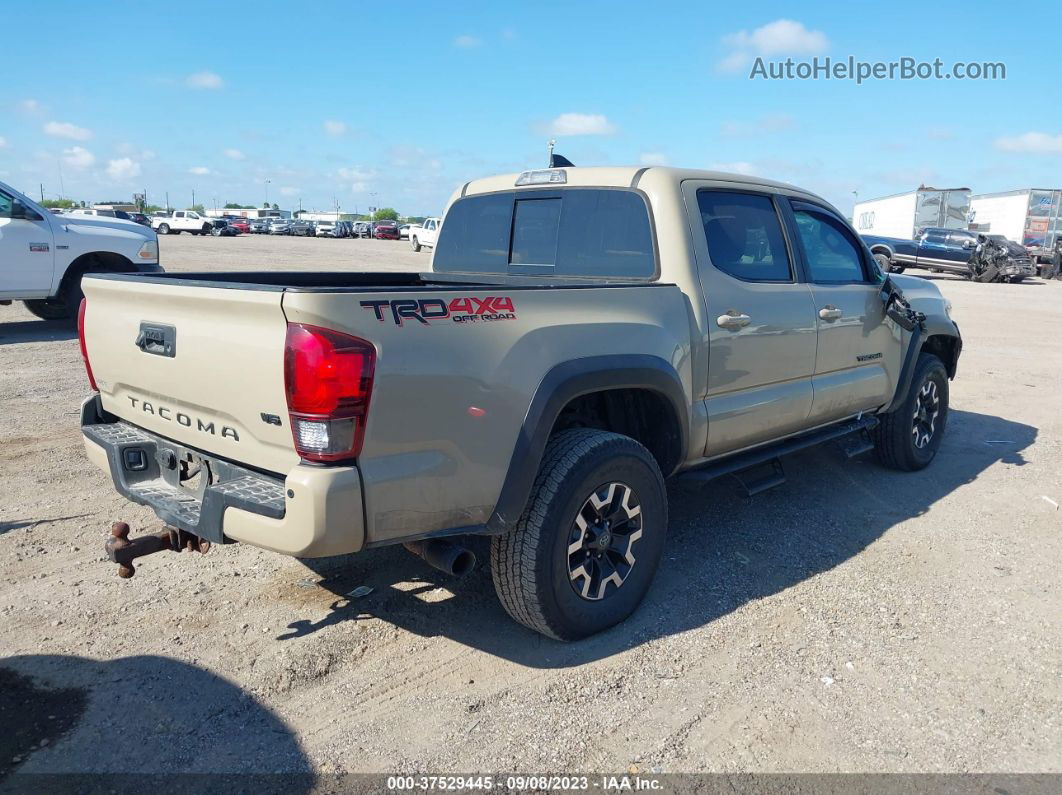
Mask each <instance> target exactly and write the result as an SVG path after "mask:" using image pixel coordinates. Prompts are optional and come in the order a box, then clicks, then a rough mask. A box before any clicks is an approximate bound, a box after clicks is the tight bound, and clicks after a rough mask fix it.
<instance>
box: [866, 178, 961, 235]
mask: <svg viewBox="0 0 1062 795" xmlns="http://www.w3.org/2000/svg"><path fill="white" fill-rule="evenodd" d="M969 212H970V189H969V188H927V187H925V186H922V187H919V188H918V189H917V190H913V191H908V192H907V193H896V194H893V195H892V196H883V197H881V198H880V199H867V200H866V201H861V202H856V205H855V207H854V209H853V211H852V225H853V226H855V228H856V230H857V231H858V232H859V233H860V234H864V235H877V236H879V237H897V238H902V239H904V240H913V239H914V237H915V235H917V234H918V230H919V229H922V228H924V227H927V226H933V227H940V228H944V229H966V226H967V216H968V214H969Z"/></svg>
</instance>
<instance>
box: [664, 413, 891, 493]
mask: <svg viewBox="0 0 1062 795" xmlns="http://www.w3.org/2000/svg"><path fill="white" fill-rule="evenodd" d="M877 426H878V418H877V417H870V416H867V417H861V418H860V419H858V420H850V421H849V422H843V423H840V424H839V425H830V426H828V427H826V428H819V429H818V430H815V431H808V432H807V433H802V434H800V435H798V436H792V437H790V438H788V439H783V440H782V441H780V442H775V443H774V444H768V445H764V446H763V447H757V448H755V449H753V450H747V451H746V452H744V453H738V454H736V455H732V456H729V457H727V458H724V459H722V460H719V461H712V462H711V463H708V464H705V465H703V466H700V467H697V468H695V469H688V470H686V471H685V472H683V473H681V474H680V475H678V476H677V479H678V480H679V481H680V482H683V483H707V482H708V481H710V480H715V479H716V478H719V477H722V476H723V475H733V474H735V473H739V472H742V471H744V470H748V469H752V468H754V467H758V466H762V465H764V464H771V465H772V466H775V465H774V464H773V463H772V462H773V461H775V460H776V459H778V458H780V457H781V456H783V455H788V454H789V453H795V452H797V451H799V450H804V449H807V448H808V447H815V446H816V445H820V444H822V443H823V442H830V441H833V440H835V439H843V438H844V437H846V436H850V435H853V434H858V436H855V437H854V438H853V439H852V443H851V444H848V443H847V442H848V440H845V441H846V444H845V445H844V446H843V449H844V451H845V455H848V457H849V458H851V457H852V456H855V455H859V454H860V453H864V452H866V451H867V450H870V449H872V448H873V447H874V444H873V442H871V441H870V434H869V432H870V431H872V430H873V429H874V428H876V427H877ZM849 451H852V452H851V455H849ZM779 477H780V478H781V480H778V478H779ZM739 480H740V478H739ZM768 480H773V481H775V482H773V483H770V484H769V485H766V486H765V487H764V488H761V489H759V490H758V491H763V490H764V489H766V488H770V487H771V486H772V485H777V484H778V483H780V482H784V481H785V474H784V473H783V472H782V467H781V462H779V463H778V464H777V466H776V467H775V474H774V476H773V477H771V476H768V478H764V479H763V480H762V482H764V483H766V482H767V481H768ZM742 482H743V484H744V481H742ZM756 485H757V482H756V481H753V482H751V483H749V484H748V485H747V486H746V489H747V490H748V489H749V487H750V486H756ZM750 493H758V492H750Z"/></svg>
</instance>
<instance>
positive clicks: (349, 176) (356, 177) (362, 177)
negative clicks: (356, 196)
mask: <svg viewBox="0 0 1062 795" xmlns="http://www.w3.org/2000/svg"><path fill="white" fill-rule="evenodd" d="M336 175H337V176H338V177H339V179H341V180H342V181H344V182H346V183H349V185H350V190H351V192H352V193H364V192H365V191H367V190H368V189H369V184H370V183H371V182H372V181H373V180H374V179H376V172H375V171H373V170H372V169H365V168H362V167H361V166H354V167H353V168H341V169H339V170H338V171H337V172H336Z"/></svg>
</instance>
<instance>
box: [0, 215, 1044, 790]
mask: <svg viewBox="0 0 1062 795" xmlns="http://www.w3.org/2000/svg"><path fill="white" fill-rule="evenodd" d="M162 251H163V260H164V263H165V264H166V266H167V267H168V268H169V269H172V270H200V269H203V270H207V269H236V268H240V269H252V268H263V269H265V268H301V269H327V268H334V269H354V268H367V269H384V268H387V269H395V270H403V269H417V268H427V265H428V261H429V256H428V255H427V254H426V253H422V254H419V255H416V254H413V253H412V251H410V249H409V248H408V246H407V245H405V244H404V243H394V242H388V241H351V240H306V239H301V238H295V239H291V238H282V239H273V238H261V237H241V238H235V239H227V238H226V239H214V238H192V237H189V236H187V235H182V236H179V237H168V238H164V239H163V241H162ZM937 283H938V284H939V285H940V287H941V288H942V290H943V291H944V293H945V295H946V296H947V297H948V298H950V299H951V300H952V301H953V303H954V305H955V315H956V318H957V320H958V322H959V324H960V326H961V328H962V331H963V334H964V337H965V342H966V350H965V353H964V354H963V359H962V361H961V363H960V366H959V375H958V379H957V380H956V381H955V382H954V384H953V386H952V406H953V413H952V416H951V421H950V424H949V427H948V433H947V437H946V440H945V442H944V444H943V446H942V448H941V451H940V454H939V456H938V458H937V460H936V462H935V463H934V464H933V466H932V467H931V468H929V469H928V470H926V471H925V472H923V473H920V474H915V475H909V474H900V473H895V472H891V471H886V470H884V469H881V468H879V467H878V466H877V465H876V464H874V463H873V461H872V460H871V459H870V458H868V457H864V458H863V459H857V460H856V461H854V462H845V461H844V460H843V458H842V457H841V456H840V454H839V453H838V452H837V451H836V450H835V449H833V448H824V449H820V450H816V451H812V452H808V453H804V454H800V455H797V456H794V457H792V458H790V459H788V460H787V462H786V465H787V470H788V472H789V481H788V483H787V484H786V485H784V486H782V487H780V488H777V489H774V490H772V491H770V492H768V493H766V494H763V495H761V496H759V497H756V498H753V499H747V498H745V497H743V496H740V495H739V494H738V493H737V492H736V490H735V488H734V487H733V485H732V484H731V483H729V482H726V481H723V482H717V483H714V484H712V485H710V486H709V487H707V488H705V489H703V490H701V491H685V490H681V489H678V488H675V487H672V489H671V493H670V497H671V511H672V521H671V528H670V535H669V539H668V545H667V548H666V550H665V556H664V560H663V562H662V568H661V571H660V573H659V574H658V576H657V580H656V583H655V585H654V587H653V589H652V591H651V592H650V594H649V597H648V599H647V601H646V603H645V604H644V605H643V607H642V608H641V609H640V610H639V612H638V613H637V614H636V615H635V616H634V617H633V618H632V619H631V620H629V621H627V622H626V623H625V624H623V625H622V626H620V627H618V628H616V629H613V630H611V631H609V632H606V633H604V634H602V635H600V636H597V637H595V638H592V639H590V640H588V641H584V642H581V643H575V644H569V645H565V644H559V643H555V642H551V641H548V640H546V639H545V638H542V637H540V636H538V635H536V634H534V633H532V632H529V631H527V630H524V629H523V628H521V627H519V626H516V625H515V624H513V622H511V621H510V620H509V619H508V617H507V616H506V615H505V614H504V613H503V611H502V609H501V607H500V606H499V605H498V603H497V601H496V599H495V597H494V593H493V588H492V585H491V582H490V573H489V571H487V570H485V569H484V568H480V569H478V570H477V571H475V572H474V573H473V574H471V575H469V576H468V577H466V578H464V579H462V580H453V579H448V578H446V577H444V576H442V575H439V574H437V573H436V572H434V570H432V569H430V568H428V567H427V566H425V565H424V564H422V563H421V562H420V561H419V560H418V559H416V558H414V557H412V556H411V555H409V554H408V553H406V552H404V551H403V550H401V549H383V550H375V551H371V552H367V553H364V554H362V555H358V556H355V557H353V558H352V559H351V560H350V561H349V562H347V563H346V565H343V566H337V565H335V564H334V561H333V562H325V563H311V564H310V566H311V567H307V566H306V565H304V564H303V563H301V562H298V561H294V560H290V559H286V558H283V557H281V556H278V555H274V554H271V553H268V552H262V551H258V550H256V549H253V548H250V547H242V546H239V545H232V546H226V547H223V548H215V549H214V550H212V551H211V552H210V553H209V554H208V555H206V556H203V557H200V556H198V555H197V556H194V559H193V556H192V555H191V553H184V554H183V555H181V556H178V555H176V554H169V553H161V554H159V555H156V556H153V557H150V558H145V559H143V561H142V562H141V563H140V564H139V565H138V572H139V573H138V575H137V576H136V577H135V578H134V579H133V580H128V581H126V580H119V579H118V577H117V576H116V574H115V567H114V566H113V565H112V564H110V563H108V562H107V561H106V559H105V558H104V556H103V554H102V546H103V540H104V536H105V533H106V529H107V527H108V526H109V524H110V523H111V522H112V521H114V520H116V519H124V520H126V521H129V522H130V523H131V524H132V525H133V527H134V531H139V530H146V529H150V530H154V529H157V528H158V526H159V523H158V521H157V520H156V519H155V518H154V516H153V514H151V512H150V511H148V510H146V509H143V508H140V507H137V506H132V505H130V504H128V503H126V502H125V501H124V500H122V499H121V498H120V497H118V496H117V494H116V493H115V492H114V490H113V489H112V487H111V485H110V483H109V482H108V480H107V478H106V477H105V476H104V475H103V474H102V473H100V472H98V471H97V470H96V469H94V468H92V467H90V466H89V465H88V464H87V462H86V461H85V458H84V455H83V453H82V447H81V441H80V435H79V432H78V427H77V417H78V405H79V403H80V400H81V399H82V398H83V397H84V395H85V394H86V392H87V384H86V381H85V376H84V372H83V369H82V366H81V362H80V360H79V353H78V346H77V341H76V339H74V338H72V337H71V335H70V334H69V333H67V332H65V331H63V330H62V329H58V328H54V327H51V326H49V325H48V324H45V323H42V322H40V321H37V320H35V319H33V318H32V317H31V316H30V315H29V314H28V313H27V312H26V311H25V310H24V309H23V308H22V307H21V306H18V305H16V306H13V307H0V440H2V441H0V471H2V473H3V480H2V483H3V487H4V488H3V489H2V492H0V655H2V656H3V657H4V658H6V659H4V660H3V661H2V663H0V664H2V665H3V666H4V667H6V668H7V669H9V670H8V673H7V674H5V676H6V679H0V681H9V682H15V683H17V684H18V687H19V690H18V695H17V697H16V696H14V695H13V696H11V697H10V698H9V699H8V701H10V702H11V704H14V705H16V706H15V707H12V709H16V710H18V709H24V710H28V711H33V710H38V713H37V714H36V716H35V719H34V720H35V722H34V723H33V725H32V726H30V727H29V728H28V729H27V730H26V731H24V732H23V733H22V734H19V735H18V736H25V737H31V738H35V739H32V740H31V741H27V742H32V745H30V746H28V747H25V748H16V749H15V750H14V752H13V756H12V758H11V759H2V760H0V777H2V776H3V775H4V773H5V772H6V771H8V770H10V769H12V768H16V769H18V770H19V771H21V772H31V771H37V772H40V771H67V772H77V771H125V770H130V769H133V770H142V771H156V772H167V771H177V770H192V771H212V772H238V771H310V770H312V771H316V772H322V773H323V772H330V771H354V772H393V771H410V770H414V769H417V770H436V771H438V770H450V771H464V772H471V771H497V770H507V771H519V772H542V771H568V772H573V771H585V772H592V771H600V770H610V771H617V770H627V769H629V768H630V767H631V766H632V765H633V766H637V767H638V768H640V769H642V770H647V769H653V768H658V769H661V770H664V771H726V772H737V771H756V772H766V771H900V772H909V771H928V772H959V771H963V772H966V771H991V772H1004V771H1006V772H1028V771H1055V772H1058V771H1062V717H1060V716H1062V709H1060V706H1062V595H1060V591H1059V572H1060V571H1062V512H1059V511H1058V510H1057V509H1056V507H1055V506H1054V505H1053V504H1052V503H1050V502H1048V499H1045V497H1046V498H1049V499H1051V500H1054V501H1055V502H1056V503H1058V502H1062V444H1060V438H1062V418H1060V413H1062V412H1060V408H1062V402H1060V400H1059V394H1060V388H1062V347H1060V346H1059V344H1058V341H1059V340H1060V339H1062V312H1060V311H1059V304H1060V302H1062V283H1058V282H1053V283H1049V284H1044V283H1041V282H1038V281H1032V282H1029V283H1026V284H1021V285H980V284H969V283H965V282H962V281H958V280H952V279H949V278H947V277H941V278H939V279H938V280H937ZM1014 320H1018V321H1019V322H1013V321H1014ZM1001 321H1006V322H1001ZM483 557H484V556H483V555H481V560H482V559H483ZM359 585H368V586H370V587H372V588H373V589H374V590H373V592H372V593H371V594H369V595H368V596H365V597H361V598H351V597H349V596H348V594H349V593H350V592H351V591H352V590H353V589H354V588H356V587H357V586H359ZM24 675H32V677H33V682H34V684H30V680H26V679H24V678H22V677H23V676H24ZM56 691H59V692H60V693H62V694H63V696H62V699H61V700H62V701H63V703H64V704H66V707H65V708H64V709H63V710H62V711H61V714H59V715H57V716H56V717H55V720H56V721H58V723H57V725H58V726H59V728H58V729H55V730H52V731H49V728H48V725H47V724H42V723H41V721H40V714H39V713H40V711H43V712H48V711H49V710H50V707H49V706H47V705H49V704H52V703H54V702H55V701H56V697H55V695H54V694H55V692H56ZM34 693H38V694H40V695H38V696H34V695H33V694H34ZM49 694H51V695H49ZM35 698H36V701H34V699H35ZM49 699H50V700H49ZM5 703H6V702H5ZM17 705H22V706H17ZM48 717H49V716H46V718H45V720H47V719H48ZM6 721H7V718H5V722H6ZM101 737H108V738H114V740H113V741H109V742H101ZM10 745H11V743H10V742H8V743H5V744H4V746H3V748H4V751H5V753H6V752H7V750H8V747H9V746H10Z"/></svg>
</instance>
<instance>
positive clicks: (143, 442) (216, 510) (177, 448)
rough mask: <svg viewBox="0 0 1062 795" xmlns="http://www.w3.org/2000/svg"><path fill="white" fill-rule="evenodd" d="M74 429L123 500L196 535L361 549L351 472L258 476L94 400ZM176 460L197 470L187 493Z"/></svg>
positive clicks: (297, 551) (299, 469) (313, 549)
mask: <svg viewBox="0 0 1062 795" xmlns="http://www.w3.org/2000/svg"><path fill="white" fill-rule="evenodd" d="M81 431H82V435H83V437H84V441H85V453H86V454H87V456H88V459H89V461H91V462H92V463H93V464H95V465H96V466H98V467H99V468H100V469H102V470H103V471H104V472H106V473H108V474H109V475H110V476H111V481H112V482H113V483H114V487H115V489H117V491H118V492H119V493H120V494H121V495H122V496H124V497H125V498H126V499H129V500H131V501H132V502H136V503H139V504H141V505H147V506H148V507H150V508H151V509H152V510H154V511H155V513H156V514H157V515H158V517H159V518H160V519H162V521H164V522H165V523H166V524H169V525H171V526H173V527H177V528H180V529H181V530H185V531H187V532H189V533H193V534H194V535H197V536H199V537H200V538H205V539H206V540H208V541H211V542H214V543H229V542H233V541H242V542H244V543H247V544H251V545H253V546H256V547H262V548H264V549H269V550H272V551H274V552H280V553H282V554H285V555H294V556H297V557H311V558H312V557H324V556H328V555H342V554H347V553H350V552H357V551H359V550H360V549H361V548H362V547H363V546H364V544H365V524H364V511H363V506H362V493H361V476H360V475H359V473H358V470H357V468H356V467H317V466H309V465H304V464H299V465H298V466H296V467H294V468H293V469H291V470H290V471H289V472H288V473H287V475H285V476H284V477H277V476H274V475H266V474H262V473H260V472H255V471H253V470H249V469H246V468H245V467H241V466H239V465H238V464H233V463H231V462H229V461H226V460H224V459H220V458H217V457H214V456H212V455H211V454H210V453H206V452H203V451H200V450H197V449H194V448H190V447H185V446H184V445H181V444H179V443H177V442H174V441H171V440H169V439H166V438H165V437H162V436H158V435H156V434H153V433H149V432H147V431H145V430H143V429H141V428H138V427H137V426H135V425H132V424H130V423H127V422H125V421H123V420H120V419H118V418H117V417H115V416H113V415H110V414H107V413H106V412H104V411H103V408H102V405H101V403H100V399H99V396H98V395H93V396H92V397H90V398H88V399H87V400H86V401H85V402H84V403H83V404H82V406H81ZM182 461H188V462H191V464H192V465H193V467H194V466H199V467H200V468H201V474H200V477H199V480H200V484H201V485H200V486H199V487H198V488H197V489H196V490H194V491H193V490H191V489H189V488H186V487H185V486H183V485H181V482H180V474H179V468H180V465H181V464H180V462H182ZM208 481H209V482H208Z"/></svg>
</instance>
